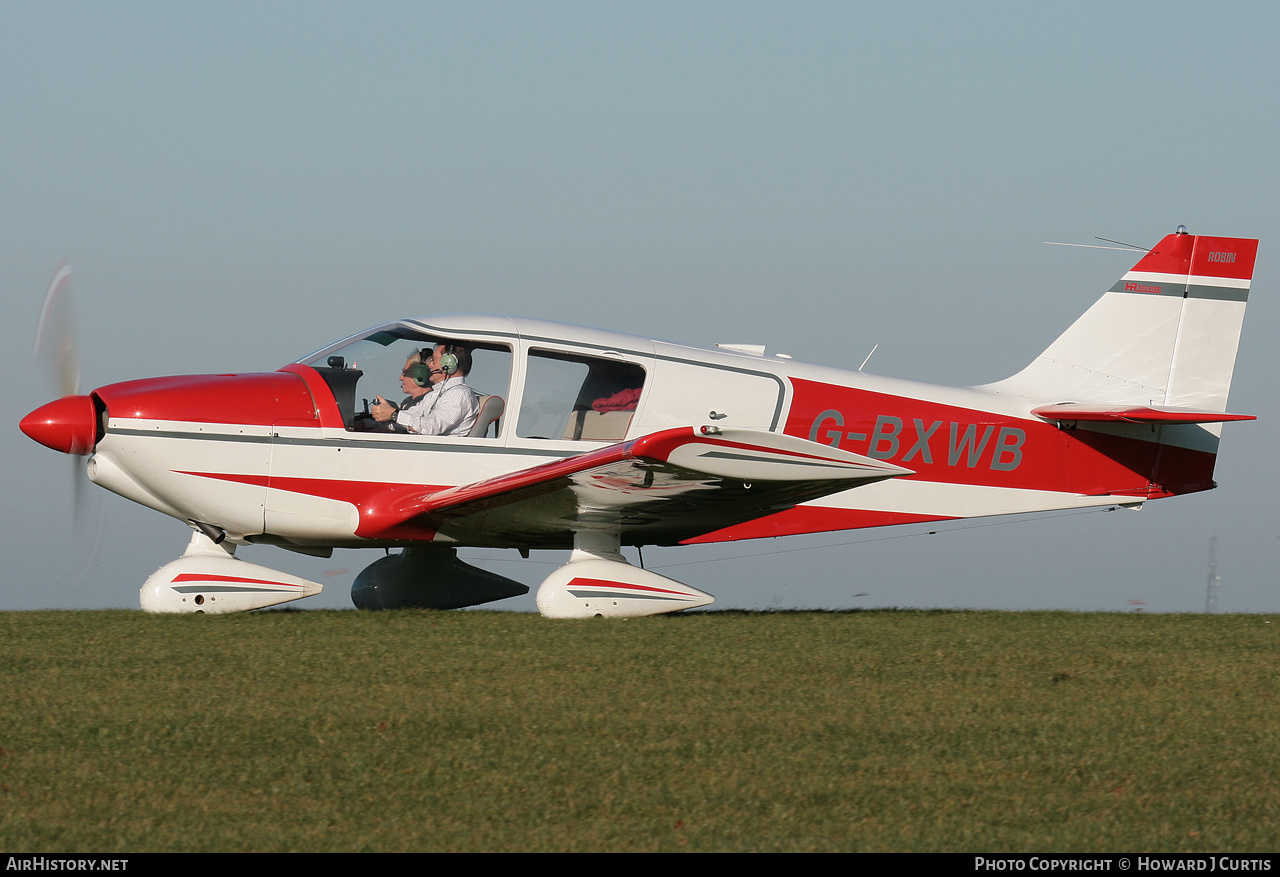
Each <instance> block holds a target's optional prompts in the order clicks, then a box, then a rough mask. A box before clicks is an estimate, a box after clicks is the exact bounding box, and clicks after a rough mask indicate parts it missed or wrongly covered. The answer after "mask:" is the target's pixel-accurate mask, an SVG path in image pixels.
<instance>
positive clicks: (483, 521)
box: [357, 426, 914, 548]
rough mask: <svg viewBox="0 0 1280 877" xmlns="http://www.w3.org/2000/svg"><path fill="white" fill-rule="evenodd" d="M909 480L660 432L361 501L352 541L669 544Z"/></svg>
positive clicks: (820, 458)
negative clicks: (586, 538)
mask: <svg viewBox="0 0 1280 877" xmlns="http://www.w3.org/2000/svg"><path fill="white" fill-rule="evenodd" d="M912 474H914V473H913V472H912V471H911V470H910V469H903V468H902V467H900V466H895V465H893V464H891V463H888V462H885V461H883V460H874V459H871V458H868V457H863V456H859V455H858V454H852V453H849V452H848V451H841V450H839V449H838V448H833V447H830V446H828V445H820V444H817V443H815V442H810V441H806V440H804V439H800V438H796V437H795V436H788V435H783V434H780V433H773V432H766V431H763V430H753V429H737V428H721V427H714V426H702V427H679V428H676V429H667V430H662V431H661V432H656V433H652V434H650V435H646V436H642V437H640V438H636V439H632V440H631V441H627V442H621V443H619V444H616V445H610V446H608V447H605V448H600V449H598V450H595V451H590V452H588V453H585V454H580V455H577V456H573V457H568V458H566V459H564V460H557V461H555V462H552V463H546V464H543V465H540V466H534V467H532V468H529V469H523V470H521V471H518V472H512V473H509V474H507V475H501V476H499V477H497V478H491V479H489V480H487V481H481V482H477V483H475V484H467V485H463V486H460V487H454V488H449V489H446V490H437V491H430V490H423V491H420V492H417V493H408V494H406V493H405V492H403V488H400V489H397V490H396V491H394V492H388V494H387V495H386V496H385V497H383V498H381V499H380V500H375V501H374V502H371V503H367V504H364V505H363V507H362V508H361V513H360V527H359V529H358V531H357V532H358V533H359V535H361V536H363V537H365V538H369V539H380V540H414V541H418V540H423V539H435V540H438V541H445V542H459V543H463V544H467V545H475V546H493V547H506V546H517V547H519V546H527V547H538V548H568V547H572V545H573V534H574V533H575V532H579V531H582V530H592V529H598V530H606V531H610V532H616V533H618V534H619V535H620V536H621V541H622V544H624V545H634V544H643V545H652V544H659V545H669V544H676V543H678V542H680V541H682V540H685V539H690V538H693V537H695V536H698V535H701V534H703V533H709V532H712V531H714V530H719V529H722V528H724V527H728V526H733V525H734V524H740V523H743V522H745V521H749V520H752V519H754V518H758V517H762V516H764V515H770V514H773V513H775V512H778V511H782V510H784V509H788V508H791V507H792V506H795V505H798V504H799V503H803V502H808V501H810V500H813V499H817V498H819V497H822V496H827V495H829V494H832V493H838V492H840V491H842V490H848V489H850V488H853V487H859V486H861V485H864V484H871V483H872V482H876V481H883V480H885V479H887V478H897V477H901V476H904V475H912Z"/></svg>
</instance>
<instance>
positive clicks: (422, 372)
mask: <svg viewBox="0 0 1280 877" xmlns="http://www.w3.org/2000/svg"><path fill="white" fill-rule="evenodd" d="M434 349H435V348H433V347H424V348H423V349H422V350H420V351H418V361H417V362H415V363H414V364H413V365H411V366H409V367H408V368H407V369H405V375H407V376H408V377H410V378H412V379H413V382H414V383H415V384H417V385H418V386H419V387H427V386H430V385H431V366H430V365H429V364H428V363H427V360H428V359H430V358H431V355H432V354H430V353H428V352H427V351H428V350H434ZM440 371H441V372H442V373H443V374H444V376H445V378H448V377H450V376H451V375H453V374H455V373H457V371H458V355H457V354H456V353H455V352H454V349H453V345H452V344H450V343H448V342H446V343H445V345H444V352H443V353H441V354H440Z"/></svg>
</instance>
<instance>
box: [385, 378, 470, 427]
mask: <svg viewBox="0 0 1280 877" xmlns="http://www.w3.org/2000/svg"><path fill="white" fill-rule="evenodd" d="M466 380H467V379H466V378H465V377H464V376H462V375H451V376H450V377H448V378H445V379H444V380H443V381H441V382H440V383H438V384H436V385H435V387H434V388H433V389H432V390H431V392H430V393H428V394H427V395H425V396H423V397H422V401H420V402H419V403H418V404H417V405H414V406H413V407H412V408H405V409H401V411H400V413H399V414H397V415H396V423H398V424H400V425H401V426H403V427H404V428H405V429H407V430H409V432H412V433H417V434H418V435H467V434H468V433H470V432H471V427H473V426H475V423H476V417H477V416H479V414H480V403H479V400H478V398H477V395H476V391H475V390H473V389H471V387H469V386H468V385H467V383H466Z"/></svg>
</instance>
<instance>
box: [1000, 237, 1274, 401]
mask: <svg viewBox="0 0 1280 877" xmlns="http://www.w3.org/2000/svg"><path fill="white" fill-rule="evenodd" d="M1257 251H1258V242H1257V241H1256V240H1247V239H1244V238H1220V237H1206V236H1204V235H1190V234H1187V233H1186V232H1185V231H1184V230H1182V229H1179V230H1178V233H1176V234H1171V235H1168V236H1166V237H1165V238H1164V240H1162V241H1160V243H1159V244H1157V245H1156V246H1155V247H1153V248H1152V249H1151V251H1150V252H1148V253H1147V255H1145V256H1143V257H1142V259H1141V260H1139V262H1138V264H1136V265H1134V266H1133V268H1132V269H1131V270H1129V271H1128V272H1127V273H1126V274H1125V275H1124V276H1123V277H1122V278H1120V280H1119V281H1118V282H1117V283H1116V284H1115V285H1114V286H1112V287H1111V289H1110V290H1108V291H1107V292H1106V293H1105V294H1104V295H1103V296H1102V298H1101V299H1099V300H1098V301H1097V302H1096V303H1095V304H1094V305H1093V307H1091V308H1089V310H1088V311H1086V312H1085V314H1084V315H1083V316H1082V317H1080V319H1078V320H1076V322H1075V323H1074V324H1072V326H1071V327H1070V328H1069V329H1067V331H1065V332H1063V333H1062V335H1061V336H1060V337H1059V338H1058V340H1056V341H1054V342H1053V343H1052V344H1050V345H1049V347H1048V349H1046V350H1045V351H1044V353H1042V354H1040V355H1039V356H1038V357H1036V359H1035V360H1034V361H1033V362H1032V363H1031V364H1030V365H1028V366H1027V367H1026V368H1025V369H1023V370H1022V371H1021V372H1019V373H1018V374H1016V375H1014V376H1013V377H1011V378H1008V379H1006V380H1004V381H1000V382H999V383H996V384H990V385H988V386H986V387H985V388H984V389H987V390H992V391H995V392H999V393H1009V394H1014V395H1020V396H1028V397H1031V398H1035V399H1047V400H1051V401H1053V402H1068V401H1069V402H1079V403H1092V404H1107V405H1133V404H1139V405H1158V406H1171V407H1179V408H1196V409H1201V410H1207V411H1225V410H1226V406H1227V392H1228V390H1229V389H1230V386H1231V374H1232V371H1233V370H1234V368H1235V359H1236V349H1237V347H1238V345H1239V341H1240V327H1241V324H1242V322H1243V320H1244V308H1245V302H1246V301H1247V300H1248V297H1249V283H1250V280H1251V279H1252V278H1253V264H1254V258H1255V256H1256V255H1257Z"/></svg>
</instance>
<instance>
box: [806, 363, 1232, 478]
mask: <svg viewBox="0 0 1280 877" xmlns="http://www.w3.org/2000/svg"><path fill="white" fill-rule="evenodd" d="M791 383H792V386H793V387H794V388H795V396H794V399H793V401H792V403H791V410H790V412H789V413H788V416H787V425H786V432H787V433H788V434H790V435H794V436H799V437H800V438H806V439H809V440H810V441H815V442H820V443H822V444H828V445H832V446H833V447H838V448H841V449H842V450H846V451H852V452H853V453H856V454H863V455H865V456H868V457H872V458H874V459H880V460H885V461H887V462H892V463H896V464H897V465H899V466H902V467H904V468H907V469H912V470H914V471H915V472H916V474H915V475H911V476H906V478H907V479H908V480H913V481H933V482H940V483H944V484H976V485H983V486H987V487H1007V488H1016V489H1023V490H1052V491H1058V492H1064V493H1077V494H1083V495H1087V496H1098V495H1105V494H1109V493H1116V494H1122V495H1125V496H1134V495H1144V496H1145V495H1151V496H1153V497H1154V496H1168V495H1170V494H1174V493H1190V492H1193V491H1196V490H1205V489H1207V488H1209V487H1211V486H1212V480H1213V464H1214V459H1215V455H1214V454H1212V453H1208V452H1206V451H1194V450H1189V449H1187V448H1179V447H1173V446H1168V445H1165V446H1161V445H1160V444H1158V443H1157V442H1155V441H1148V440H1145V439H1142V438H1130V437H1126V436H1121V435H1112V434H1106V433H1102V432H1094V431H1091V430H1089V429H1087V428H1083V427H1082V428H1077V429H1074V430H1064V429H1059V428H1058V427H1057V426H1055V425H1051V424H1047V423H1044V422H1042V421H1039V420H1032V419H1022V418H1016V417H1009V416H1005V415H1000V414H993V413H991V412H987V411H980V410H975V409H969V408H962V407H958V406H954V405H944V404H941V403H937V402H928V401H924V400H920V399H912V398H907V397H902V396H893V395H890V394H887V393H875V392H871V391H868V390H859V389H854V388H851V387H841V386H837V385H832V384H824V383H820V382H817V381H806V380H802V379H798V378H792V379H791ZM1143 429H1146V430H1147V432H1145V433H1143V434H1144V435H1150V436H1151V437H1152V438H1154V437H1155V435H1156V434H1157V433H1155V432H1153V431H1151V430H1150V428H1149V427H1137V426H1135V427H1134V431H1135V434H1136V433H1137V432H1138V431H1139V430H1143ZM1157 463H1158V467H1157ZM1153 483H1154V485H1156V487H1155V488H1154V489H1153V490H1152V489H1149V488H1151V487H1152V485H1153Z"/></svg>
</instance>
